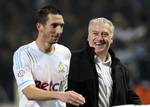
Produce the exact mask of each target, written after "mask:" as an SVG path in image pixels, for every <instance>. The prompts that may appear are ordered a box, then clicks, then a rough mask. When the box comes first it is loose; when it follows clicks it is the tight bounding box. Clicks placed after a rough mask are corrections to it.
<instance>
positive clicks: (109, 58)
mask: <svg viewBox="0 0 150 107" xmlns="http://www.w3.org/2000/svg"><path fill="white" fill-rule="evenodd" d="M94 59H95V62H96V63H102V64H104V65H108V66H111V63H112V60H111V56H110V54H108V59H107V61H105V62H103V61H102V60H101V59H99V58H98V56H97V55H95V56H94Z"/></svg>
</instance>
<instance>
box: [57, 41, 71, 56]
mask: <svg viewBox="0 0 150 107" xmlns="http://www.w3.org/2000/svg"><path fill="white" fill-rule="evenodd" d="M54 47H55V51H56V52H58V51H59V52H64V53H68V54H71V51H70V49H69V48H68V47H66V46H64V45H61V44H58V43H56V44H54Z"/></svg>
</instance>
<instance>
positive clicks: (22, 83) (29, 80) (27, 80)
mask: <svg viewBox="0 0 150 107" xmlns="http://www.w3.org/2000/svg"><path fill="white" fill-rule="evenodd" d="M29 81H33V80H27V81H24V82H22V83H21V84H19V85H18V86H19V87H20V86H21V85H23V84H25V83H27V82H29Z"/></svg>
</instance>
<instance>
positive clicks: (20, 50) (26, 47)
mask: <svg viewBox="0 0 150 107" xmlns="http://www.w3.org/2000/svg"><path fill="white" fill-rule="evenodd" d="M32 45H33V42H31V43H28V44H26V45H22V46H20V47H19V48H18V49H17V50H16V51H15V52H14V56H16V55H17V56H18V54H19V55H21V54H25V53H26V52H27V51H29V50H30V49H31V47H32Z"/></svg>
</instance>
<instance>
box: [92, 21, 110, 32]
mask: <svg viewBox="0 0 150 107" xmlns="http://www.w3.org/2000/svg"><path fill="white" fill-rule="evenodd" d="M91 31H98V32H101V31H107V32H109V33H112V32H113V28H112V26H111V25H110V24H108V23H100V22H97V23H96V22H95V23H94V22H93V23H90V24H89V32H91Z"/></svg>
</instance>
